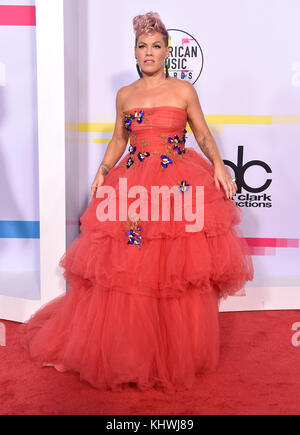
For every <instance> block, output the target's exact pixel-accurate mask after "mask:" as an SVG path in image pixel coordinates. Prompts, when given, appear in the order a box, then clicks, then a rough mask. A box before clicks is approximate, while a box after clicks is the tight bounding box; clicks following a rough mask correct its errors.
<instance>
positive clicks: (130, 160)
mask: <svg viewBox="0 0 300 435" xmlns="http://www.w3.org/2000/svg"><path fill="white" fill-rule="evenodd" d="M133 164H134V160H133V159H132V158H131V157H129V159H128V160H127V163H126V166H127V168H130V166H131V165H133Z"/></svg>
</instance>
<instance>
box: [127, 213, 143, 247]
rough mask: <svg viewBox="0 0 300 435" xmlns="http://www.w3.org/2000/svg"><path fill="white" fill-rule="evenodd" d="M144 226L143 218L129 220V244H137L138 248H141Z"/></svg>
mask: <svg viewBox="0 0 300 435" xmlns="http://www.w3.org/2000/svg"><path fill="white" fill-rule="evenodd" d="M141 233H142V227H141V220H140V218H138V219H137V220H132V219H130V220H129V221H128V222H127V231H126V235H127V236H128V241H127V244H128V245H133V246H136V247H137V248H139V249H140V248H141V244H142V235H141Z"/></svg>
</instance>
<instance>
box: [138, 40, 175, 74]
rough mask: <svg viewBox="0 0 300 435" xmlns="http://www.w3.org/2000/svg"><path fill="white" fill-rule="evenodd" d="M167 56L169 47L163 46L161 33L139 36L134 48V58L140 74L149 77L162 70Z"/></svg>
mask: <svg viewBox="0 0 300 435" xmlns="http://www.w3.org/2000/svg"><path fill="white" fill-rule="evenodd" d="M168 56H169V47H166V46H165V43H164V40H163V37H162V34H161V33H159V32H155V33H152V34H151V35H147V34H142V35H140V36H139V38H138V40H137V44H136V47H135V57H136V59H137V62H138V64H139V67H140V69H141V71H142V72H145V73H146V74H150V75H151V74H153V73H155V72H157V71H159V70H160V69H163V67H164V63H165V59H166V58H167V57H168Z"/></svg>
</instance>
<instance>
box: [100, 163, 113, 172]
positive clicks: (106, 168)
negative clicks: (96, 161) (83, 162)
mask: <svg viewBox="0 0 300 435" xmlns="http://www.w3.org/2000/svg"><path fill="white" fill-rule="evenodd" d="M110 169H111V166H110V165H108V164H107V163H101V164H100V172H101V174H102V175H107V174H108V172H109V170H110Z"/></svg>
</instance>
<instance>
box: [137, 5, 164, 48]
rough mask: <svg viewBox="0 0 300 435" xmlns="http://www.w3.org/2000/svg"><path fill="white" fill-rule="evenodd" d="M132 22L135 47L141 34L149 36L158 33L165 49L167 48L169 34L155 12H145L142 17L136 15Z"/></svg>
mask: <svg viewBox="0 0 300 435" xmlns="http://www.w3.org/2000/svg"><path fill="white" fill-rule="evenodd" d="M132 22H133V29H134V31H135V46H136V45H137V41H138V38H139V36H140V35H142V34H143V33H146V34H148V35H149V34H151V33H154V32H159V33H161V35H162V37H163V41H164V43H165V45H166V47H168V43H169V34H168V31H167V29H166V28H165V25H164V23H163V22H162V20H161V19H160V16H159V14H158V13H157V12H147V13H146V14H144V15H136V16H135V17H134V18H133V20H132Z"/></svg>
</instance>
